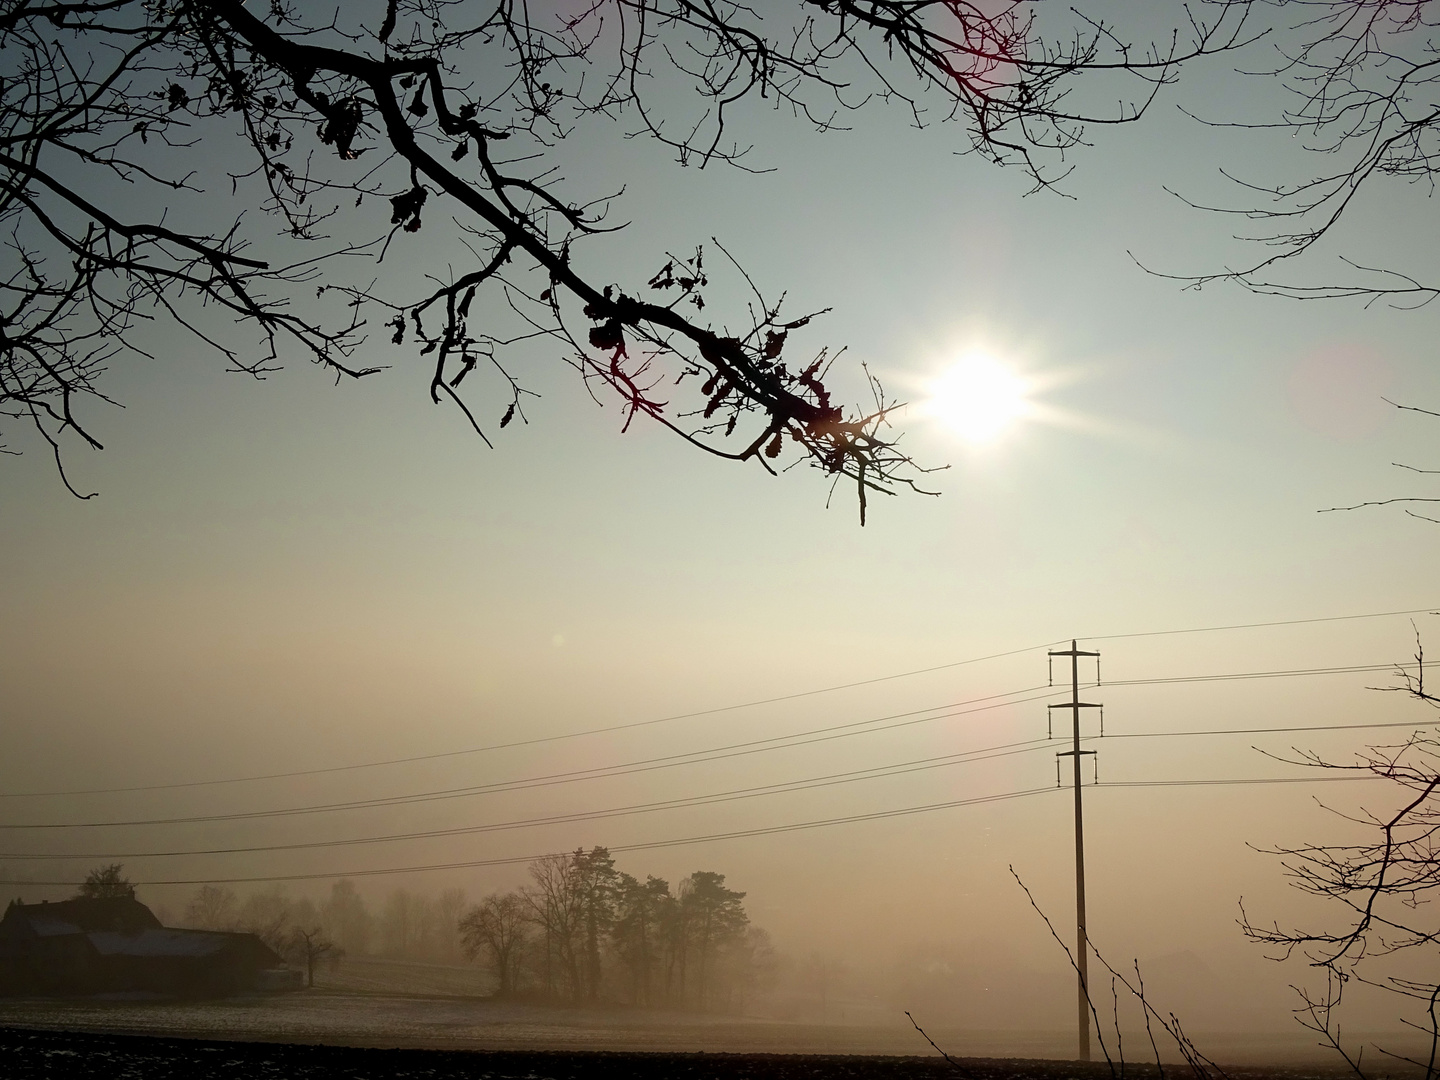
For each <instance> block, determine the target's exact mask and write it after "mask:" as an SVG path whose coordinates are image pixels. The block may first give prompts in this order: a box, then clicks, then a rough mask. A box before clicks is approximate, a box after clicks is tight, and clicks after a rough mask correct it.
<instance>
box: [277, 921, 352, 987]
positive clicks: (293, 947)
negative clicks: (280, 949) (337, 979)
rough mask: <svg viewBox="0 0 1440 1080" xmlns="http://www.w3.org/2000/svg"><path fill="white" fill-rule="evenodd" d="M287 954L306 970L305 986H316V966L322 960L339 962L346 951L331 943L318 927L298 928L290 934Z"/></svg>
mask: <svg viewBox="0 0 1440 1080" xmlns="http://www.w3.org/2000/svg"><path fill="white" fill-rule="evenodd" d="M286 952H287V953H288V954H289V955H290V956H291V957H293V958H294V959H295V960H296V961H298V962H299V963H300V964H301V966H303V967H304V969H305V985H306V986H308V987H314V985H315V965H316V964H318V963H320V962H321V961H322V960H326V959H329V960H332V961H334V960H339V959H340V957H342V956H343V955H344V954H345V950H344V949H342V948H340V946H339V945H337V944H335V942H333V941H331V940H330V938H329V937H327V936H326V934H325V931H323V930H321V929H320V927H318V926H297V927H295V929H294V930H292V931H291V932H290V942H289V948H288V949H287V950H286Z"/></svg>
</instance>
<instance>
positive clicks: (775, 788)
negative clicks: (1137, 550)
mask: <svg viewBox="0 0 1440 1080" xmlns="http://www.w3.org/2000/svg"><path fill="white" fill-rule="evenodd" d="M1410 726H1413V725H1412V724H1410V723H1401V722H1395V723H1386V724H1310V725H1295V726H1288V727H1265V728H1226V729H1205V730H1198V731H1138V732H1126V733H1121V734H1112V735H1106V736H1104V738H1107V739H1126V738H1172V737H1184V736H1197V735H1260V734H1273V733H1289V732H1299V731H1353V730H1359V729H1367V728H1388V727H1410ZM1083 741H1084V742H1086V743H1092V742H1094V741H1095V737H1089V738H1086V739H1084V740H1083ZM1050 742H1051V740H1049V739H1030V740H1027V741H1024V742H1016V743H1002V744H999V745H997V746H985V747H979V748H977V749H975V750H965V751H960V752H957V753H954V754H941V755H935V756H931V757H924V758H915V759H912V760H909V761H901V762H894V763H891V764H889V765H876V766H872V767H870V768H866V769H854V770H850V771H847V772H841V773H829V774H826V775H823V776H818V777H807V778H804V779H800V780H786V781H779V782H776V783H774V784H764V785H759V786H755V787H748V788H735V789H729V790H725V791H719V792H711V793H708V794H705V795H695V796H687V797H684V798H678V799H664V800H659V801H656V802H650V803H638V804H631V805H628V806H619V807H609V808H605V809H601V810H579V811H574V812H571V813H566V814H552V815H547V816H543V817H533V818H521V819H517V820H512V821H504V822H493V823H490V824H485V825H464V826H456V827H453V828H445V829H427V830H422V831H418V832H408V833H386V834H378V835H372V836H359V837H343V838H340V839H332V840H318V841H310V842H304V843H288V844H256V845H250V846H244V847H230V848H194V849H185V850H167V851H107V852H89V853H69V854H67V853H60V854H51V853H25V852H6V853H0V859H9V860H17V861H23V860H34V861H40V860H56V859H60V860H64V859H150V858H178V857H181V856H201V855H240V854H260V853H273V852H279V851H304V850H314V849H320V848H331V847H352V846H358V845H364V844H380V843H395V842H406V841H415V840H431V839H439V838H442V837H450V836H468V835H475V834H482V833H492V832H507V831H512V830H516V829H525V828H537V827H543V826H547V825H559V824H572V823H575V822H582V821H601V820H606V819H609V818H615V817H627V816H633V815H637V814H646V813H656V812H661V811H667V810H679V809H688V808H693V807H697V806H708V805H714V804H718V803H726V802H736V801H740V800H743V799H752V798H760V797H764V796H768V795H783V794H789V793H791V792H796V791H809V790H813V789H816V788H824V787H833V786H836V785H839V784H848V783H855V782H858V781H863V780H877V779H886V778H888V777H892V776H903V775H908V774H910V773H916V772H924V771H928V770H930V769H937V768H945V767H948V766H951V765H966V764H970V763H972V762H979V761H991V760H994V759H996V758H1002V757H1010V756H1013V755H1015V754H1023V753H1031V752H1033V751H1035V750H1040V749H1043V748H1044V747H1045V746H1047V745H1049V743H1050ZM1311 779H1312V778H1308V777H1297V778H1295V779H1294V780H1293V781H1284V780H1280V779H1276V780H1273V781H1266V782H1270V783H1282V782H1295V783H1302V782H1310V781H1311ZM1249 782H1251V781H1239V780H1235V781H1213V782H1212V781H1205V783H1237V784H1238V783H1249ZM1176 783H1180V782H1176ZM1195 783H1201V782H1200V781H1196V782H1195ZM1146 785H1148V786H1173V785H1172V783H1171V782H1169V781H1143V782H1142V781H1133V782H1124V781H1121V782H1114V783H1109V784H1108V785H1106V786H1110V787H1134V786H1146ZM1092 786H1093V785H1092Z"/></svg>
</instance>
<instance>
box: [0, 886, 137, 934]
mask: <svg viewBox="0 0 1440 1080" xmlns="http://www.w3.org/2000/svg"><path fill="white" fill-rule="evenodd" d="M151 929H154V930H158V929H160V920H159V919H157V918H156V917H155V914H154V912H152V911H151V910H150V909H149V908H148V907H146V906H145V905H144V904H142V903H140V901H138V900H136V899H135V898H134V897H128V896H127V897H111V898H106V899H95V898H90V897H78V898H76V899H74V900H61V901H58V902H57V903H53V904H50V903H40V904H22V903H20V902H19V901H15V902H14V903H12V904H11V905H10V906H9V907H8V908H7V909H6V910H5V917H4V918H3V919H0V932H4V933H24V932H25V931H26V930H28V931H29V932H30V933H33V934H35V935H37V936H40V937H54V936H57V935H60V934H80V933H90V932H93V931H97V930H117V931H122V932H130V933H134V932H136V931H140V930H151Z"/></svg>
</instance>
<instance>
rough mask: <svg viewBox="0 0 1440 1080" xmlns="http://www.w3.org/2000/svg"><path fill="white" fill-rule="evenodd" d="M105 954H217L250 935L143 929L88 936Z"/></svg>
mask: <svg viewBox="0 0 1440 1080" xmlns="http://www.w3.org/2000/svg"><path fill="white" fill-rule="evenodd" d="M85 936H86V937H87V938H89V939H90V944H92V945H94V946H95V951H96V952H98V953H99V954H100V955H101V956H196V957H199V956H214V955H215V954H216V953H218V952H220V951H221V950H222V949H224V948H225V946H227V945H229V944H231V943H232V942H233V940H234V939H235V938H238V937H248V936H249V935H248V934H221V933H214V932H211V931H206V930H170V929H165V930H142V931H140V933H138V934H121V933H116V932H115V931H113V930H101V931H97V932H95V933H92V934H87V935H85Z"/></svg>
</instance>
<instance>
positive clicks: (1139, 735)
mask: <svg viewBox="0 0 1440 1080" xmlns="http://www.w3.org/2000/svg"><path fill="white" fill-rule="evenodd" d="M1433 726H1434V724H1417V723H1415V721H1413V720H1394V721H1389V722H1387V723H1383V724H1296V725H1293V726H1290V727H1264V728H1203V729H1201V730H1199V731H1122V732H1118V733H1117V732H1110V733H1109V734H1107V735H1105V736H1104V738H1106V739H1160V738H1171V737H1178V736H1185V735H1284V734H1288V733H1290V732H1296V731H1365V730H1367V729H1370V728H1399V727H1408V728H1417V729H1418V728H1423V727H1433Z"/></svg>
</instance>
